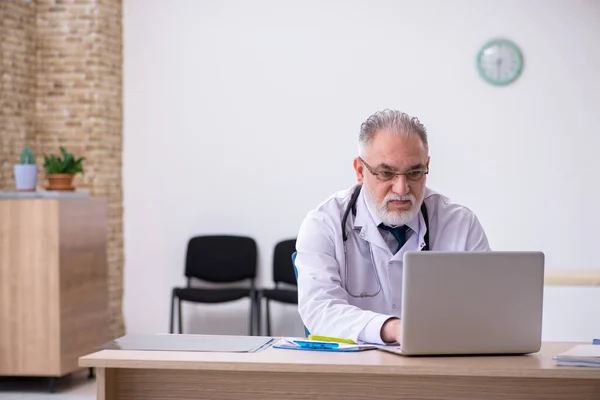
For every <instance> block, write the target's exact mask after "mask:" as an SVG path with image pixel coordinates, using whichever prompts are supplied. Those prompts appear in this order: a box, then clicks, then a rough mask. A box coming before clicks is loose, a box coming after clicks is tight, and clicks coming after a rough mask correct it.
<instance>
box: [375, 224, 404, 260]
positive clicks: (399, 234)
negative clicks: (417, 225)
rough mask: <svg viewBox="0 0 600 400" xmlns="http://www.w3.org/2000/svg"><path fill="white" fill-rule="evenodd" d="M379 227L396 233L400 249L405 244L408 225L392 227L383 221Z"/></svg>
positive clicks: (393, 233)
mask: <svg viewBox="0 0 600 400" xmlns="http://www.w3.org/2000/svg"><path fill="white" fill-rule="evenodd" d="M378 228H380V229H383V230H384V231H388V232H391V233H392V235H394V237H395V238H396V240H397V241H398V250H400V249H401V248H402V246H404V243H406V229H407V228H408V227H407V226H406V225H402V226H397V227H395V228H392V227H390V226H387V225H384V224H383V223H381V224H379V226H378ZM398 250H396V251H394V254H396V253H397V252H398Z"/></svg>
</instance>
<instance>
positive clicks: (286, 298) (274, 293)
mask: <svg viewBox="0 0 600 400" xmlns="http://www.w3.org/2000/svg"><path fill="white" fill-rule="evenodd" d="M262 296H263V297H264V298H265V299H269V300H273V301H278V302H281V303H287V304H298V291H297V290H292V289H264V290H263V291H262Z"/></svg>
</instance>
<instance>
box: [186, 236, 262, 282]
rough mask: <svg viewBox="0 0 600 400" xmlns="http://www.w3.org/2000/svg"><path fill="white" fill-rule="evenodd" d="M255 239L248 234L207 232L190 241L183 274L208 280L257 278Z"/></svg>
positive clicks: (230, 280) (228, 280) (235, 280)
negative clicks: (211, 233) (212, 233)
mask: <svg viewBox="0 0 600 400" xmlns="http://www.w3.org/2000/svg"><path fill="white" fill-rule="evenodd" d="M257 253H258V251H257V246H256V241H255V240H254V239H252V238H250V237H247V236H234V235H212V236H211V235H207V236H196V237H193V238H191V239H190V240H189V242H188V248H187V255H186V260H185V276H186V277H188V278H198V279H202V280H205V281H208V282H237V281H242V280H245V279H254V278H256V268H257V267H256V264H257Z"/></svg>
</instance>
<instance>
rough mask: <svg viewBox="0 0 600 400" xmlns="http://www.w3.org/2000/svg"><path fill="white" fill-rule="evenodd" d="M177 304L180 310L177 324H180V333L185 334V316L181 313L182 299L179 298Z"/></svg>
mask: <svg viewBox="0 0 600 400" xmlns="http://www.w3.org/2000/svg"><path fill="white" fill-rule="evenodd" d="M177 304H178V309H179V316H178V317H179V318H177V322H178V324H179V333H183V322H182V320H183V315H182V313H181V299H180V298H179V297H178V298H177Z"/></svg>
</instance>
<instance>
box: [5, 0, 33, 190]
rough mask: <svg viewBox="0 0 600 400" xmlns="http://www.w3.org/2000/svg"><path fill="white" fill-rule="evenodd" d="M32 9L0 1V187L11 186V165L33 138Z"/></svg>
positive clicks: (9, 1)
mask: <svg viewBox="0 0 600 400" xmlns="http://www.w3.org/2000/svg"><path fill="white" fill-rule="evenodd" d="M34 35H35V12H34V8H33V7H32V6H31V5H30V4H28V3H26V2H24V1H22V0H21V1H18V0H0V187H1V188H14V183H13V182H14V178H13V165H14V164H15V163H16V162H18V160H19V156H20V153H21V148H22V147H23V145H24V144H25V143H26V142H31V141H32V140H33V129H32V127H33V116H34V107H35V82H36V79H35V62H36V59H35V47H34V45H35V43H34Z"/></svg>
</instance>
